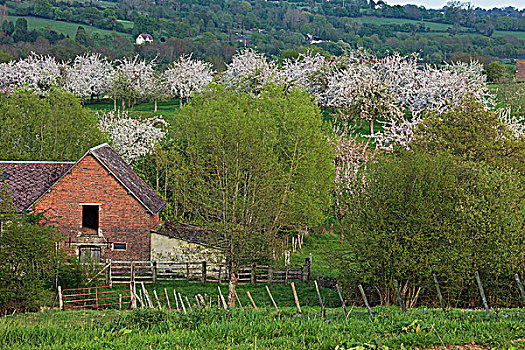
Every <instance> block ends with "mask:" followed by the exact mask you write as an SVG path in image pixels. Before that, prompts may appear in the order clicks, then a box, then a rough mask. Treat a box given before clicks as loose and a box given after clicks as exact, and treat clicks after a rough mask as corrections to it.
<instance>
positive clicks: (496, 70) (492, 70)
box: [485, 61, 505, 83]
mask: <svg viewBox="0 0 525 350" xmlns="http://www.w3.org/2000/svg"><path fill="white" fill-rule="evenodd" d="M485 74H486V75H487V80H488V81H490V82H493V83H498V82H500V81H501V80H502V79H503V76H504V74H505V67H503V65H502V64H501V63H499V62H498V61H494V62H490V63H489V64H488V65H487V66H486V67H485Z"/></svg>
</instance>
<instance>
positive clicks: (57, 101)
mask: <svg viewBox="0 0 525 350" xmlns="http://www.w3.org/2000/svg"><path fill="white" fill-rule="evenodd" d="M103 141H104V136H103V135H102V133H101V132H100V130H99V129H98V123H97V119H96V117H95V116H94V115H93V114H92V113H90V112H89V111H87V110H85V109H83V108H82V106H81V104H80V101H79V100H78V99H77V98H76V97H75V96H73V95H72V94H70V93H67V92H65V91H63V90H60V89H51V90H50V91H49V92H48V93H47V94H46V95H43V96H42V95H39V94H36V93H34V92H33V91H29V90H19V91H16V92H15V93H13V94H11V95H0V159H3V160H70V161H76V160H78V159H79V158H80V157H81V156H82V155H83V154H84V153H85V152H86V150H87V149H88V148H89V147H92V146H95V145H97V144H100V143H102V142H103Z"/></svg>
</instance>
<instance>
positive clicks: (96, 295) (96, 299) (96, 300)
mask: <svg viewBox="0 0 525 350" xmlns="http://www.w3.org/2000/svg"><path fill="white" fill-rule="evenodd" d="M95 302H96V306H97V310H98V288H96V287H95Z"/></svg>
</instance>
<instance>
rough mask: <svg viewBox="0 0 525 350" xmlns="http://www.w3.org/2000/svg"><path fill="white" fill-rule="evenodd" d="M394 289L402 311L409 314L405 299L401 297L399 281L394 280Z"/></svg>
mask: <svg viewBox="0 0 525 350" xmlns="http://www.w3.org/2000/svg"><path fill="white" fill-rule="evenodd" d="M394 288H395V289H396V294H397V300H398V301H399V306H401V311H402V312H403V313H405V312H407V307H406V305H405V302H404V300H403V297H402V296H401V290H400V289H399V283H397V280H394Z"/></svg>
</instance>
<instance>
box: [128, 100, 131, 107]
mask: <svg viewBox="0 0 525 350" xmlns="http://www.w3.org/2000/svg"><path fill="white" fill-rule="evenodd" d="M128 107H129V108H131V98H128Z"/></svg>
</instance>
